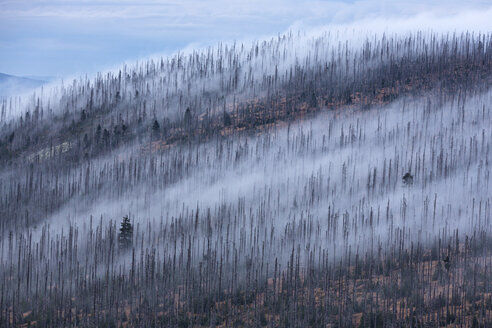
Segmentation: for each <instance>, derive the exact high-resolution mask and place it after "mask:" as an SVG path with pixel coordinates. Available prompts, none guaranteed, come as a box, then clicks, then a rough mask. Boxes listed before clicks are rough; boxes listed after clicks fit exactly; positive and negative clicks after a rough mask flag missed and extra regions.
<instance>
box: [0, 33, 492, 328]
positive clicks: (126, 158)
mask: <svg viewBox="0 0 492 328" xmlns="http://www.w3.org/2000/svg"><path fill="white" fill-rule="evenodd" d="M491 81H492V35H491V34H490V33H489V34H477V33H460V34H457V33H449V34H436V33H431V32H414V33H407V34H390V35H388V34H386V35H383V34H370V33H367V32H366V33H356V32H346V31H330V32H324V33H320V34H319V35H315V36H313V35H305V34H302V33H296V34H293V33H290V34H287V35H283V36H279V37H278V38H275V39H272V40H269V41H263V42H255V43H253V44H248V45H246V44H238V43H236V44H220V45H218V46H216V47H213V48H209V49H205V50H203V51H198V50H197V51H192V52H189V53H179V54H176V55H175V56H173V57H169V58H159V59H156V60H149V61H146V62H143V63H138V64H135V65H134V66H124V67H122V68H121V69H120V70H118V71H112V72H107V73H101V74H98V75H97V76H96V77H94V78H91V79H89V78H80V79H78V80H74V81H70V82H69V83H67V82H66V81H65V82H64V83H63V85H59V86H57V87H53V88H49V89H43V90H38V91H37V92H36V93H35V94H33V95H31V96H29V97H22V98H21V97H16V98H11V99H8V100H5V101H3V102H2V104H1V111H0V127H1V128H0V238H1V240H0V256H1V260H0V281H1V299H0V326H2V327H4V326H5V327H17V326H29V325H30V326H38V327H45V326H53V327H70V326H77V327H79V326H82V327H92V326H98V327H104V326H107V327H119V326H125V327H128V326H138V327H153V326H165V327H195V326H204V327H210V326H220V327H258V326H268V327H327V326H328V327H399V326H408V327H423V326H430V327H434V326H445V325H451V326H452V325H454V326H474V327H487V326H490V325H492V296H491V295H492V283H491V279H492V276H491V272H490V267H491V264H492V257H491V255H492V231H491V230H492V225H491V199H492V188H491V185H490V181H489V180H490V166H489V163H490V161H491V159H492V154H491V149H490V148H491V146H492V134H491V133H492V130H491V129H490V127H491V126H492V107H491V104H492V90H491V89H490V85H491Z"/></svg>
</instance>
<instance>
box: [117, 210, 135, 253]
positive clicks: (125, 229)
mask: <svg viewBox="0 0 492 328" xmlns="http://www.w3.org/2000/svg"><path fill="white" fill-rule="evenodd" d="M132 242H133V226H132V224H131V223H130V219H129V218H128V216H124V217H123V221H122V222H121V227H120V233H119V235H118V243H119V246H120V249H127V248H130V247H131V246H132Z"/></svg>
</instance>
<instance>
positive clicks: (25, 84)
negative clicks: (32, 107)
mask: <svg viewBox="0 0 492 328" xmlns="http://www.w3.org/2000/svg"><path fill="white" fill-rule="evenodd" d="M45 83H47V81H44V80H39V79H34V78H30V77H29V78H28V77H19V76H14V75H9V74H5V73H0V97H9V96H13V95H16V94H22V93H26V92H29V91H31V90H33V89H36V88H37V87H40V86H41V85H43V84H45Z"/></svg>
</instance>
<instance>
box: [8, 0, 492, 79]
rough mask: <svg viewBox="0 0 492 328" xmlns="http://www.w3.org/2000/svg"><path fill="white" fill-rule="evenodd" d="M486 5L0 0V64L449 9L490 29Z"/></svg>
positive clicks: (24, 68)
mask: <svg viewBox="0 0 492 328" xmlns="http://www.w3.org/2000/svg"><path fill="white" fill-rule="evenodd" d="M491 7H492V4H491V1H490V0H489V1H484V0H472V1H455V0H446V1H445V0H427V1H424V0H417V1H400V0H394V1H376V0H367V1H349V0H345V1H322V0H316V1H314V0H247V1H246V0H243V1H237V0H207V1H204V0H140V1H138V0H99V1H96V0H58V1H56V0H51V1H49V0H44V1H43V0H0V72H3V73H8V74H14V75H20V76H58V77H66V76H76V75H80V74H85V73H88V74H93V73H95V72H97V71H100V70H105V69H108V68H111V67H116V66H118V65H120V64H121V63H122V62H124V61H127V62H131V61H135V60H138V59H142V58H146V57H149V56H153V55H166V54H171V53H173V52H175V51H177V50H179V49H182V48H185V47H187V48H189V47H195V46H196V47H203V46H207V45H213V44H215V43H216V42H218V41H225V42H228V41H232V40H239V41H243V40H252V39H261V38H264V37H268V36H275V35H277V34H279V33H283V32H285V31H287V30H288V29H294V30H295V29H308V28H313V27H316V26H321V25H330V24H333V25H339V24H350V23H353V22H360V21H365V22H368V21H369V22H371V21H379V22H383V23H385V24H387V25H389V26H393V25H398V24H399V21H400V20H401V21H404V20H407V22H411V24H414V25H419V24H424V25H425V24H430V23H432V22H436V21H438V20H439V19H444V20H445V19H447V18H449V17H454V18H452V19H451V18H449V19H450V20H449V21H448V25H451V26H452V25H453V24H455V23H457V22H461V24H462V25H463V26H465V25H467V26H469V27H470V28H472V29H474V28H480V29H481V30H484V29H485V30H487V32H491V31H492V28H491V27H490V26H492V23H490V21H492V11H491V10H490V8H491ZM459 15H462V16H463V15H464V17H466V19H465V20H463V19H462V18H459V19H457V16H459ZM477 15H478V16H479V17H478V18H477V19H475V16H477ZM422 22H425V23H422ZM439 24H441V25H443V24H442V23H439ZM474 25H476V26H474ZM448 27H449V26H448Z"/></svg>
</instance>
